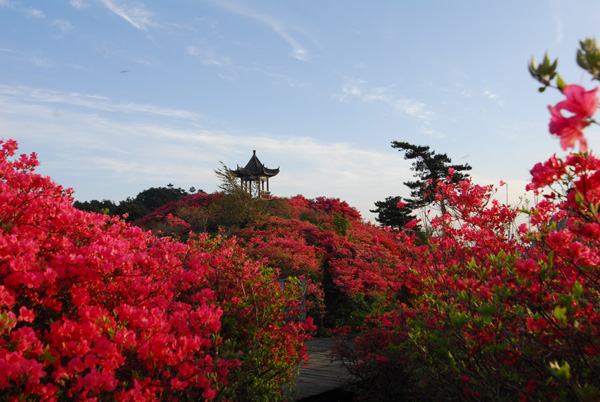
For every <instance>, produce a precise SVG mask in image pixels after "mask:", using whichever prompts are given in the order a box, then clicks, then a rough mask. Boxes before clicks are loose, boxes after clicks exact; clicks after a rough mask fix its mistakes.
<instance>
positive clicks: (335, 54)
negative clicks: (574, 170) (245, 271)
mask: <svg viewBox="0 0 600 402" xmlns="http://www.w3.org/2000/svg"><path fill="white" fill-rule="evenodd" d="M599 30H600V3H598V2H597V1H595V0H594V1H546V0H543V1H542V0H539V1H521V0H519V1H516V0H508V1H502V2H487V1H452V2H450V1H442V0H439V1H433V0H431V1H420V2H415V1H411V2H409V1H399V0H398V1H383V0H381V1H353V0H319V1H317V0H307V1H274V0H264V1H230V0H226V1H216V0H215V1H203V0H171V1H168V2H167V1H158V0H157V1H130V0H71V1H68V0H54V1H51V2H50V1H24V0H23V1H17V0H0V128H1V130H2V131H1V134H0V138H4V139H8V138H12V139H15V140H17V141H18V142H19V144H20V152H21V153H30V152H36V153H37V154H38V157H39V159H40V161H41V166H40V168H39V169H38V171H39V172H40V173H42V174H45V175H49V176H51V177H52V178H53V179H54V180H55V181H56V182H57V183H59V184H61V185H63V186H65V187H72V188H74V189H75V198H76V199H78V200H82V201H84V200H90V199H111V200H113V201H119V200H122V199H124V198H126V197H127V196H135V195H136V194H137V193H138V192H140V191H141V190H144V189H146V188H149V187H153V186H154V187H157V186H164V185H167V184H168V183H172V184H173V185H175V186H176V187H182V188H185V189H188V188H190V187H192V186H193V187H195V188H197V189H203V190H205V191H207V192H212V191H215V190H216V189H217V184H218V181H217V178H216V176H215V175H214V169H216V168H219V167H220V163H219V161H222V162H223V163H224V164H225V165H227V166H229V167H233V168H235V167H236V165H242V166H243V165H245V164H246V163H247V162H248V160H249V159H250V157H251V156H252V150H257V155H258V157H259V158H260V159H261V161H262V162H263V163H264V164H265V165H266V166H267V167H270V168H277V167H280V168H281V173H280V174H279V175H278V176H277V177H275V178H274V179H273V180H272V182H271V190H272V192H273V193H274V194H275V195H279V196H293V195H296V194H303V195H305V196H307V197H310V198H312V197H317V196H327V197H336V198H341V199H343V200H346V201H347V202H348V203H350V204H351V205H352V206H355V207H357V208H358V209H359V210H360V211H361V212H362V213H363V216H364V217H365V218H366V219H372V217H373V215H372V214H370V213H369V212H368V210H369V209H372V208H373V207H374V202H375V201H378V200H383V199H384V198H385V197H387V196H390V195H402V196H407V195H408V190H407V189H406V187H405V186H404V185H403V184H402V182H403V181H406V180H410V179H411V178H412V174H411V171H410V164H409V163H407V162H406V161H404V159H403V155H402V154H401V153H400V152H398V151H396V150H394V149H392V148H391V147H390V143H391V141H393V140H398V141H407V142H411V143H414V144H419V145H429V146H431V148H432V149H433V150H435V151H437V152H439V153H447V154H448V155H449V156H450V157H451V158H452V159H453V162H455V163H469V164H470V165H471V166H472V167H473V170H472V176H473V178H474V180H475V181H476V182H477V183H480V184H498V183H499V181H500V180H503V181H505V182H507V183H508V193H509V199H510V200H511V202H517V201H518V198H519V197H520V196H522V195H523V194H524V186H525V184H526V183H527V181H528V179H529V177H530V176H529V170H530V168H531V167H532V166H533V165H534V164H535V163H536V162H538V161H542V160H545V159H547V158H548V157H549V156H550V155H552V154H553V153H558V154H559V155H561V154H564V152H563V151H562V150H561V149H560V147H559V145H558V139H557V138H551V137H550V135H549V134H548V131H547V128H548V122H549V113H548V110H547V105H548V104H551V103H555V102H557V101H558V100H560V96H559V94H558V93H556V92H555V91H549V92H546V93H544V94H539V93H538V92H537V85H536V83H535V82H534V81H533V79H532V78H531V77H530V76H529V73H528V71H527V62H528V61H529V59H530V58H531V57H532V56H535V57H536V58H537V59H541V58H542V56H543V54H544V52H545V51H548V52H549V54H550V56H551V57H558V58H559V71H560V72H561V75H562V76H563V78H564V79H565V81H566V82H567V83H577V84H581V85H584V86H587V87H593V86H596V85H595V84H593V83H591V82H590V81H589V79H588V78H587V76H585V75H583V74H582V72H581V70H579V69H578V67H576V65H575V61H574V58H575V51H576V48H577V46H578V41H579V40H580V39H584V38H585V37H598V36H599V33H600V32H599ZM599 39H600V38H599ZM598 134H600V132H599V131H598V130H597V129H593V130H591V131H590V133H589V134H588V141H589V145H590V147H591V148H592V149H594V148H596V147H597V144H600V142H599V140H598ZM501 191H502V192H503V193H502V198H503V199H504V198H505V194H504V191H506V190H505V189H504V188H503V189H502V190H501Z"/></svg>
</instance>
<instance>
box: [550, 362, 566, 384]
mask: <svg viewBox="0 0 600 402" xmlns="http://www.w3.org/2000/svg"><path fill="white" fill-rule="evenodd" d="M550 369H551V370H552V372H553V373H554V375H556V376H557V377H558V378H560V379H562V380H566V381H569V379H570V378H571V366H569V363H567V362H564V363H563V364H562V366H561V365H560V364H559V363H558V362H557V361H553V362H552V363H550Z"/></svg>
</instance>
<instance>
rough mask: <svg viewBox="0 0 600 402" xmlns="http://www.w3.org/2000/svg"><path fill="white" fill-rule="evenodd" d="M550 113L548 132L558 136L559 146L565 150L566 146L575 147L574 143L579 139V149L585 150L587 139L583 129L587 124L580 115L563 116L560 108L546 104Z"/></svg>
mask: <svg viewBox="0 0 600 402" xmlns="http://www.w3.org/2000/svg"><path fill="white" fill-rule="evenodd" d="M548 109H550V114H551V115H552V117H551V119H550V133H551V134H556V135H558V136H559V137H560V146H561V147H562V149H564V150H565V151H566V150H567V149H568V148H575V143H576V142H577V141H579V150H580V151H581V152H587V140H586V139H585V137H584V136H583V129H584V128H585V127H587V126H588V125H589V122H586V121H585V120H584V119H583V118H582V117H580V116H578V115H574V116H571V117H565V116H563V115H562V114H561V110H560V109H559V108H558V105H557V106H556V107H554V106H548Z"/></svg>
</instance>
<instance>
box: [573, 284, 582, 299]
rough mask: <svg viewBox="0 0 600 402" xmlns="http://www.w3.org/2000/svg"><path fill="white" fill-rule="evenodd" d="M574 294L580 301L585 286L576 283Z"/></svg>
mask: <svg viewBox="0 0 600 402" xmlns="http://www.w3.org/2000/svg"><path fill="white" fill-rule="evenodd" d="M573 293H574V294H575V298H576V299H579V298H580V297H581V295H582V294H583V286H582V285H581V283H579V282H575V285H573Z"/></svg>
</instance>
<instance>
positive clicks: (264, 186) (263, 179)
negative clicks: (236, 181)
mask: <svg viewBox="0 0 600 402" xmlns="http://www.w3.org/2000/svg"><path fill="white" fill-rule="evenodd" d="M233 173H234V174H235V175H236V176H237V177H239V178H240V181H241V185H242V188H243V189H244V190H245V191H247V192H248V193H250V194H252V193H253V190H254V191H256V194H257V195H258V196H260V195H263V194H271V191H270V189H269V177H273V176H277V174H278V173H279V168H277V169H269V168H267V167H265V165H263V164H262V163H261V162H260V160H258V157H257V156H256V151H252V158H250V161H249V162H248V163H247V164H246V166H245V167H243V168H241V167H239V165H238V167H237V169H236V170H234V171H233Z"/></svg>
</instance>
